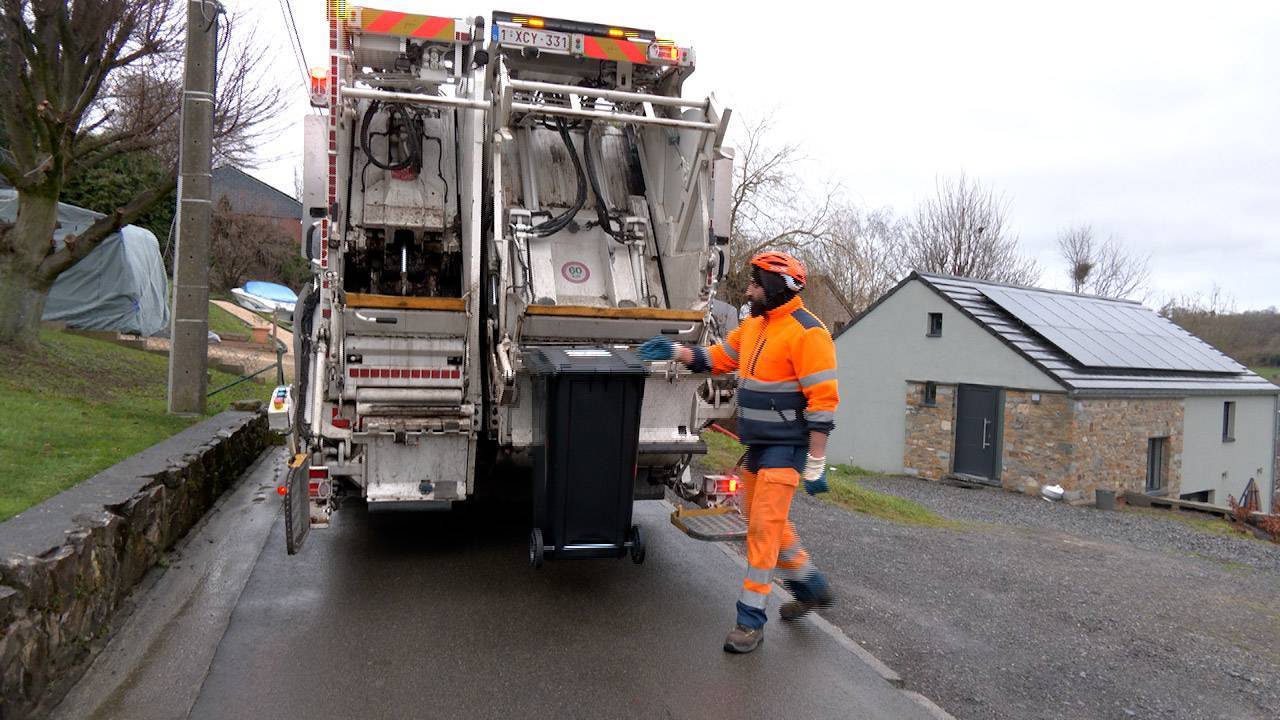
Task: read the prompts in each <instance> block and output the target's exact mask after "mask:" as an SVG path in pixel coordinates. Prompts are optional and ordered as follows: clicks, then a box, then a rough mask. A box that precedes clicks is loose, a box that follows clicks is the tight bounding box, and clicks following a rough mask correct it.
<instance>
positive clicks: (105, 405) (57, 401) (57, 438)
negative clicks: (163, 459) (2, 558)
mask: <svg viewBox="0 0 1280 720" xmlns="http://www.w3.org/2000/svg"><path fill="white" fill-rule="evenodd" d="M40 341H41V344H42V346H43V352H40V353H33V354H29V355H15V356H12V357H11V358H8V362H6V363H4V364H0V417H4V418H6V421H5V422H3V423H0V521H3V520H6V519H8V518H10V517H13V516H14V515H16V514H17V513H20V512H22V511H23V510H25V509H27V508H28V507H31V506H32V505H35V504H36V503H39V502H41V501H42V500H45V499H46V498H49V497H52V496H53V495H56V494H57V493H59V492H61V491H63V490H65V489H67V488H69V487H71V486H72V485H75V484H76V483H78V482H80V481H82V480H85V479H87V478H89V477H91V476H93V475H94V474H95V473H98V472H100V471H102V470H104V469H106V468H108V467H111V466H112V465H114V464H116V463H117V462H120V461H121V460H123V459H124V458H126V457H128V456H130V455H132V454H134V453H137V452H140V451H141V450H144V449H146V448H148V447H150V446H151V445H154V444H156V443H158V442H160V441H161V440H164V439H165V438H167V437H169V436H170V435H173V434H174V433H176V432H178V431H180V430H182V429H184V428H186V427H188V426H189V425H192V424H193V423H195V422H197V421H198V418H197V419H193V418H181V417H175V416H172V415H168V414H166V407H167V404H166V393H167V389H168V359H167V358H165V357H163V356H160V355H153V354H151V353H147V352H143V351H141V350H135V349H132V348H125V347H120V346H118V345H115V344H113V343H109V342H105V341H102V340H96V339H93V338H88V337H83V336H78V335H70V334H67V333H61V332H57V331H52V330H45V331H42V332H41V334H40ZM211 375H212V379H211V381H210V382H211V384H210V386H209V387H210V388H214V387H219V386H221V385H224V384H226V383H229V382H231V381H232V380H234V379H235V378H234V377H232V376H231V375H227V374H226V373H221V372H213V373H211ZM267 392H268V391H267V390H266V389H264V387H263V386H262V385H259V384H257V383H252V382H249V383H244V384H242V385H238V386H236V387H234V388H232V389H230V390H227V391H224V392H222V393H219V394H218V395H215V396H214V397H212V398H210V399H209V403H208V414H209V415H213V414H216V413H218V412H221V411H222V410H224V409H226V408H227V407H228V406H229V405H230V404H231V403H232V402H234V401H236V400H243V399H250V398H252V399H265V397H266V394H267Z"/></svg>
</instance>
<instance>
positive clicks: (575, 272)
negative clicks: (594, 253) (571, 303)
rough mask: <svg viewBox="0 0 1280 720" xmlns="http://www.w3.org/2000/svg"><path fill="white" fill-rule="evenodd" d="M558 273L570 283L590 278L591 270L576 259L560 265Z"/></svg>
mask: <svg viewBox="0 0 1280 720" xmlns="http://www.w3.org/2000/svg"><path fill="white" fill-rule="evenodd" d="M560 274H561V275H563V276H564V279H565V280H568V281H569V282H571V283H584V282H586V281H587V280H589V279H590V278H591V270H590V269H589V268H588V267H587V266H586V265H583V264H582V263H580V262H578V261H577V260H573V261H570V262H567V263H565V264H564V265H561V266H560Z"/></svg>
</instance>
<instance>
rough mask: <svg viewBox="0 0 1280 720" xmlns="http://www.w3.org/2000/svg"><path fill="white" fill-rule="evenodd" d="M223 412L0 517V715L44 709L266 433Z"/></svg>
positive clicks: (255, 419)
mask: <svg viewBox="0 0 1280 720" xmlns="http://www.w3.org/2000/svg"><path fill="white" fill-rule="evenodd" d="M269 437H270V436H269V434H268V431H267V422H266V416H265V414H263V413H261V412H238V411H227V412H225V413H222V414H220V415H218V416H216V417H214V418H210V419H209V420H206V421H204V422H202V423H200V424H198V425H196V426H194V427H192V428H188V429H187V430H184V431H183V432H182V433H179V434H178V435H176V436H174V437H172V438H170V439H169V440H166V441H164V442H162V443H160V444H159V445H157V446H154V447H153V448H151V449H149V450H145V451H143V452H142V453H139V454H138V455H135V456H134V457H133V458H130V459H128V460H125V461H124V462H121V463H119V464H117V465H116V466H113V467H112V468H109V469H107V470H105V471H103V472H102V473H99V474H98V475H95V476H94V477H93V478H90V479H89V480H86V481H85V482H84V483H82V484H81V485H78V486H76V487H74V488H71V489H70V490H67V491H65V492H64V493H62V494H60V495H58V496H55V497H53V498H50V499H49V500H47V501H46V502H45V503H42V504H41V505H38V506H36V507H34V508H31V509H30V510H27V511H25V512H23V513H21V514H20V515H18V516H16V517H14V518H12V519H10V520H8V521H6V522H4V523H0V550H2V551H3V557H0V717H3V718H15V719H16V718H26V717H31V716H38V715H40V714H41V713H43V712H45V711H47V710H48V708H49V707H50V706H51V705H52V704H53V703H55V702H56V701H57V700H58V699H59V698H60V697H61V696H62V694H63V693H65V691H66V689H67V688H68V687H69V686H70V684H71V683H72V682H74V680H75V678H76V677H77V676H78V672H80V671H82V670H83V666H84V663H85V661H86V660H87V659H88V657H89V655H90V651H91V649H92V648H94V647H95V646H100V645H101V641H102V640H103V639H104V638H105V636H106V635H107V634H108V632H109V631H110V623H111V620H112V617H113V616H114V614H115V613H116V611H117V610H118V609H119V608H120V607H121V604H122V602H123V601H124V600H125V598H126V597H127V596H128V595H129V593H130V591H131V590H132V589H133V587H134V586H135V585H136V584H137V583H138V582H139V581H140V580H141V579H142V577H143V575H144V574H145V573H146V572H147V570H148V569H150V568H151V566H153V565H154V564H156V562H157V560H159V558H160V556H161V554H162V553H163V552H164V551H166V550H167V549H169V548H170V547H171V546H172V545H173V544H174V542H176V541H177V540H178V539H179V538H181V537H182V536H183V535H184V534H185V533H186V532H187V530H189V529H190V528H191V527H192V526H193V525H195V524H196V522H198V521H199V520H200V518H201V517H203V516H204V514H205V512H206V511H208V509H209V508H210V506H212V505H213V502H214V501H215V500H216V499H217V498H218V496H219V495H221V494H222V492H223V491H224V490H226V489H227V488H228V487H230V486H231V484H232V483H233V482H234V481H235V480H236V479H237V478H239V477H240V475H241V474H242V473H243V472H244V470H245V469H246V468H247V467H249V465H250V464H251V463H253V462H254V460H255V459H256V458H257V457H258V456H259V455H260V454H261V453H262V451H263V450H264V449H265V448H266V446H267V444H268V442H269Z"/></svg>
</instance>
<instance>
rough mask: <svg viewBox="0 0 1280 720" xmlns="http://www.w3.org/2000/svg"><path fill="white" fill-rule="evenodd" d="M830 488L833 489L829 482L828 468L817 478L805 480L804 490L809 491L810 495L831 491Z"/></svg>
mask: <svg viewBox="0 0 1280 720" xmlns="http://www.w3.org/2000/svg"><path fill="white" fill-rule="evenodd" d="M830 490H831V486H830V485H828V484H827V471H826V470H823V471H822V475H821V477H819V478H818V479H817V480H805V481H804V491H805V492H807V493H809V494H810V495H821V494H822V493H824V492H829V491H830Z"/></svg>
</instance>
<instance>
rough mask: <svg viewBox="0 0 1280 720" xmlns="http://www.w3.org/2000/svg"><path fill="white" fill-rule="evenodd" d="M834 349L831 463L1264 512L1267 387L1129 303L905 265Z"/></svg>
mask: <svg viewBox="0 0 1280 720" xmlns="http://www.w3.org/2000/svg"><path fill="white" fill-rule="evenodd" d="M835 342H836V352H837V354H838V359H839V368H840V369H839V373H840V376H839V377H840V408H839V411H838V412H837V414H836V428H835V431H834V432H833V433H832V436H831V445H830V446H829V448H828V451H827V455H828V457H830V458H831V459H832V460H833V461H836V462H848V463H851V464H854V465H858V466H861V467H864V468H867V469H869V470H874V471H879V472H886V473H903V474H909V475H916V476H919V477H923V478H928V479H933V480H942V479H945V478H949V477H952V478H958V479H962V480H966V481H970V482H977V483H986V484H991V485H996V486H1003V487H1005V488H1007V489H1010V490H1024V489H1028V488H1029V487H1039V486H1044V485H1054V484H1058V485H1062V486H1063V487H1064V488H1065V489H1066V490H1067V491H1072V490H1075V491H1080V493H1081V494H1082V496H1083V497H1084V498H1086V499H1089V498H1092V497H1093V494H1094V491H1095V490H1097V489H1099V488H1107V489H1112V490H1115V491H1117V492H1124V491H1132V492H1139V493H1148V494H1153V495H1160V496H1164V497H1168V498H1171V499H1183V500H1194V501H1199V502H1207V503H1213V504H1217V505H1226V504H1227V497H1228V496H1229V495H1231V496H1235V497H1236V498H1240V497H1241V496H1242V495H1243V493H1244V492H1245V489H1246V487H1247V486H1248V485H1249V483H1250V482H1251V481H1252V483H1253V484H1254V486H1255V487H1256V488H1257V489H1258V491H1259V494H1260V500H1261V501H1262V503H1263V507H1270V506H1271V503H1272V498H1273V493H1274V491H1275V480H1276V478H1275V474H1276V470H1275V465H1276V445H1277V443H1276V434H1277V411H1278V410H1280V407H1278V406H1277V398H1278V396H1280V387H1277V386H1275V385H1272V384H1271V383H1269V382H1268V381H1266V380H1265V379H1263V378H1261V377H1259V376H1258V375H1256V374H1254V373H1252V372H1250V371H1249V370H1248V369H1247V368H1245V367H1243V366H1242V365H1240V364H1239V363H1237V362H1235V361H1234V360H1232V359H1231V358H1229V357H1227V356H1226V355H1224V354H1222V353H1221V352H1219V351H1218V350H1216V349H1215V348H1213V347H1212V346H1210V345H1209V344H1207V343H1205V342H1204V341H1202V340H1200V339H1199V338H1196V337H1195V336H1193V335H1191V334H1190V333H1188V332H1186V331H1185V330H1183V329H1182V328H1180V327H1178V326H1177V325H1175V324H1173V323H1172V322H1170V321H1168V320H1166V319H1164V318H1162V317H1160V316H1159V315H1157V314H1156V313H1155V312H1153V311H1151V310H1150V309H1148V308H1146V307H1144V306H1142V305H1141V304H1139V303H1136V302H1130V301H1125V300H1108V299H1103V298H1099V297H1093V296H1088V295H1076V294H1072V293H1066V292H1059V291H1054V290H1041V289H1035V288H1026V287H1017V286H1012V285H1003V284H999V283H992V282H985V281H977V280H969V279H964V278H956V277H949V276H945V275H935V274H930V273H923V272H914V273H912V274H911V275H910V276H908V277H907V278H906V279H905V280H903V281H902V282H901V283H899V284H898V285H897V286H896V287H895V288H894V289H893V290H890V291H889V292H888V293H886V294H885V295H884V296H883V297H881V298H880V299H879V300H878V301H876V303H874V304H873V305H872V306H871V307H870V308H868V309H867V310H866V311H865V312H863V313H862V314H861V315H860V316H858V317H857V318H856V319H854V321H853V322H852V323H850V324H849V325H848V326H846V327H845V328H844V329H843V331H841V332H838V333H837V334H836V337H835Z"/></svg>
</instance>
